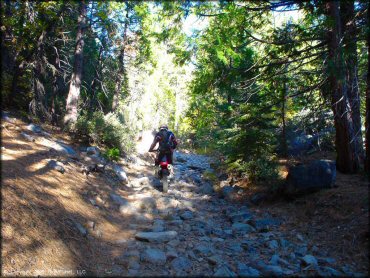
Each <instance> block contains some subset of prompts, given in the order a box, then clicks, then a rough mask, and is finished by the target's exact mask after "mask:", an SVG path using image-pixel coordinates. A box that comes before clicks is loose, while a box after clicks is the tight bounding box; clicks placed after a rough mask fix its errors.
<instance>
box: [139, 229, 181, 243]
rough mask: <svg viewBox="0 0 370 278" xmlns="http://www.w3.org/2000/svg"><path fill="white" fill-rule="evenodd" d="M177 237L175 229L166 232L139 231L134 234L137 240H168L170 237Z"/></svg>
mask: <svg viewBox="0 0 370 278" xmlns="http://www.w3.org/2000/svg"><path fill="white" fill-rule="evenodd" d="M176 237H177V232H176V231H166V232H139V233H137V234H136V235H135V238H136V239H138V240H144V241H149V242H168V241H170V240H171V239H174V238H176Z"/></svg>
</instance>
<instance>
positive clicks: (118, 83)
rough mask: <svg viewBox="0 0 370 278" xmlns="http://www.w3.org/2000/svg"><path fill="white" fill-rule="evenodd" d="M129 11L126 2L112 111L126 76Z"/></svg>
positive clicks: (116, 105)
mask: <svg viewBox="0 0 370 278" xmlns="http://www.w3.org/2000/svg"><path fill="white" fill-rule="evenodd" d="M129 11H130V6H129V5H128V3H127V2H126V16H125V25H124V29H123V42H122V45H121V49H120V54H119V56H118V63H119V68H118V74H117V79H116V87H115V90H114V95H113V102H112V112H114V111H116V109H117V107H118V102H119V96H120V94H121V90H122V84H123V81H124V78H126V68H125V48H126V44H127V28H128V24H129Z"/></svg>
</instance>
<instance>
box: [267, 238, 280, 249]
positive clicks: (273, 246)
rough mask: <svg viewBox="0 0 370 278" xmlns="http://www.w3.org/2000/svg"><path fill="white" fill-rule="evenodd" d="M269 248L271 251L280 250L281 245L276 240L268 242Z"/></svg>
mask: <svg viewBox="0 0 370 278" xmlns="http://www.w3.org/2000/svg"><path fill="white" fill-rule="evenodd" d="M267 246H268V247H269V248H270V249H273V250H275V249H277V248H279V243H278V242H277V241H276V240H270V241H268V242H267Z"/></svg>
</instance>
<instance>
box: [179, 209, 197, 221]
mask: <svg viewBox="0 0 370 278" xmlns="http://www.w3.org/2000/svg"><path fill="white" fill-rule="evenodd" d="M193 217H194V216H193V213H192V212H191V211H190V210H187V211H185V212H184V213H182V214H180V218H181V219H182V220H189V219H192V218H193Z"/></svg>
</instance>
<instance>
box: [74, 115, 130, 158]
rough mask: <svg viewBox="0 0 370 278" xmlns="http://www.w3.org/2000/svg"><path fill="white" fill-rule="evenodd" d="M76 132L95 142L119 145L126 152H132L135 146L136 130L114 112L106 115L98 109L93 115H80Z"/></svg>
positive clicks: (113, 145) (111, 145) (110, 145)
mask: <svg viewBox="0 0 370 278" xmlns="http://www.w3.org/2000/svg"><path fill="white" fill-rule="evenodd" d="M76 132H77V133H78V134H79V135H80V136H88V137H89V138H90V139H91V140H92V141H93V142H94V143H95V144H105V145H106V146H108V147H113V148H115V147H118V149H119V150H120V151H121V152H124V153H130V152H132V151H133V148H134V142H135V141H134V140H135V131H134V130H132V129H131V128H130V127H128V126H127V125H126V124H125V123H124V122H122V121H120V119H119V116H117V115H116V114H114V113H109V114H107V115H104V114H103V112H101V111H97V112H94V113H93V114H92V115H88V114H85V115H80V117H79V118H78V121H77V123H76Z"/></svg>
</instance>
